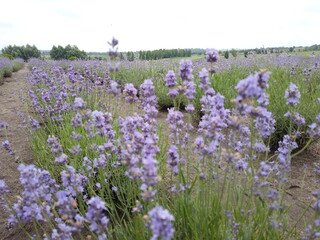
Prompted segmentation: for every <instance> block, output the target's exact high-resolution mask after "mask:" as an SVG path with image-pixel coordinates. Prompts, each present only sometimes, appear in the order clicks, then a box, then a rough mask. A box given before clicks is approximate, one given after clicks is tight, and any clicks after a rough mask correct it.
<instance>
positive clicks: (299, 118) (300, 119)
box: [284, 112, 306, 126]
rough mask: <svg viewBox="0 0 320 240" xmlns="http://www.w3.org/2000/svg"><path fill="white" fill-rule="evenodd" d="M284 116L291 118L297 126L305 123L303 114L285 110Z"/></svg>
mask: <svg viewBox="0 0 320 240" xmlns="http://www.w3.org/2000/svg"><path fill="white" fill-rule="evenodd" d="M284 116H285V117H287V118H289V119H290V120H293V121H294V123H295V124H297V125H298V126H302V125H305V124H306V120H305V118H304V117H303V116H301V115H300V114H299V113H297V112H295V113H293V112H286V113H285V114H284Z"/></svg>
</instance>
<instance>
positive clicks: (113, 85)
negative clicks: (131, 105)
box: [109, 80, 121, 96]
mask: <svg viewBox="0 0 320 240" xmlns="http://www.w3.org/2000/svg"><path fill="white" fill-rule="evenodd" d="M109 92H110V93H111V94H112V95H114V96H117V95H119V94H120V92H121V89H120V87H119V84H118V83H117V82H116V81H113V80H111V81H110V90H109Z"/></svg>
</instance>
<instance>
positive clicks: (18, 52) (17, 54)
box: [1, 44, 41, 61]
mask: <svg viewBox="0 0 320 240" xmlns="http://www.w3.org/2000/svg"><path fill="white" fill-rule="evenodd" d="M1 51H2V53H4V54H10V55H12V56H13V57H14V58H22V59H23V60H25V61H28V60H29V59H30V58H40V57H41V52H40V51H39V50H38V48H37V47H36V46H35V45H32V46H31V45H29V44H27V45H26V46H16V45H13V46H11V45H9V46H7V47H4V48H3V49H2V50H1Z"/></svg>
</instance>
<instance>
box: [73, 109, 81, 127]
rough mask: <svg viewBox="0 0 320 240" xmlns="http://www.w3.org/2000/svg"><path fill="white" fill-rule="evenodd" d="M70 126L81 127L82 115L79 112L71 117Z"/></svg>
mask: <svg viewBox="0 0 320 240" xmlns="http://www.w3.org/2000/svg"><path fill="white" fill-rule="evenodd" d="M71 126H73V127H81V126H82V116H81V114H80V113H78V112H77V113H76V114H75V115H74V116H73V117H72V119H71Z"/></svg>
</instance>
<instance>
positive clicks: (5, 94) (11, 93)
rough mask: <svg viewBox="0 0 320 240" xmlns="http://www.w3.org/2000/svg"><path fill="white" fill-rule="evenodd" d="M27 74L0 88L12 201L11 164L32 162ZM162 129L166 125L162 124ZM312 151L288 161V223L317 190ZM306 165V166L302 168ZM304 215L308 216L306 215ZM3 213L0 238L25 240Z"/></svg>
mask: <svg viewBox="0 0 320 240" xmlns="http://www.w3.org/2000/svg"><path fill="white" fill-rule="evenodd" d="M27 74H28V69H27V66H25V67H24V68H23V69H22V70H20V71H19V72H17V73H13V75H12V77H11V78H6V79H5V82H4V84H3V85H0V104H1V107H0V121H4V122H7V123H9V124H10V128H9V129H8V130H7V131H6V132H5V131H4V129H0V143H2V142H3V141H5V140H9V141H10V142H11V143H12V147H13V149H14V150H15V151H16V156H15V157H13V156H10V155H9V154H8V153H7V152H5V151H4V150H3V149H2V148H0V179H4V180H5V181H6V183H7V185H8V186H9V188H10V198H11V200H12V201H15V200H16V197H17V196H18V195H19V193H20V191H21V186H20V183H19V172H18V170H17V167H18V165H19V163H18V162H16V161H15V158H16V157H17V156H19V157H20V159H21V160H22V161H23V162H24V163H26V164H30V163H32V162H33V156H32V151H31V148H30V143H29V136H28V134H27V132H26V131H25V129H24V128H23V127H21V126H20V124H22V119H21V118H20V117H19V116H18V113H19V112H24V110H25V108H24V105H23V103H22V101H21V98H24V97H25V95H26V87H27V82H26V77H27ZM165 118H166V114H165V113H162V112H161V113H160V114H159V121H164V119H165ZM163 126H166V125H165V124H164V125H163ZM310 149H311V150H312V151H310V150H309V151H305V152H304V153H302V154H301V155H299V156H297V157H296V158H295V159H293V160H292V173H291V177H290V180H289V184H288V189H287V193H286V199H287V200H288V202H289V203H290V204H291V205H292V207H291V208H290V210H289V219H290V222H294V221H295V220H297V219H298V218H299V216H300V214H301V213H302V212H303V211H304V209H305V208H306V206H308V204H309V203H310V201H311V200H312V198H311V197H312V196H311V192H312V191H314V190H315V189H317V188H319V187H320V184H319V183H316V182H315V180H318V181H320V179H319V176H318V179H316V177H317V176H316V175H315V173H314V172H313V171H312V167H313V164H314V163H315V162H320V144H319V142H318V143H316V144H314V145H313V147H312V148H310ZM306 166H307V167H306ZM307 215H310V213H308V214H307ZM7 217H8V215H7V213H6V212H5V211H4V209H3V208H2V207H1V208H0V239H1V240H5V239H12V240H16V239H25V238H26V236H25V235H24V233H23V232H22V231H21V230H19V229H18V228H14V229H11V230H8V229H6V223H7ZM302 229H304V226H303V225H300V226H298V231H301V230H302Z"/></svg>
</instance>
